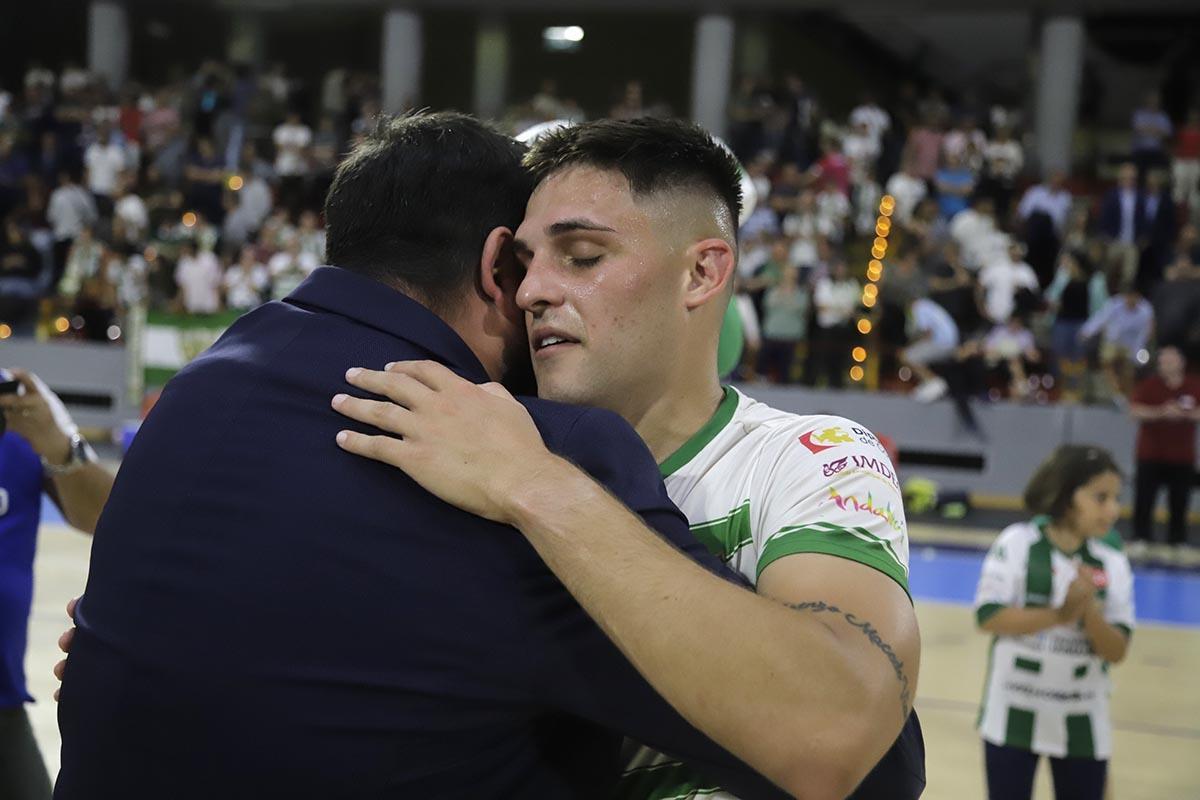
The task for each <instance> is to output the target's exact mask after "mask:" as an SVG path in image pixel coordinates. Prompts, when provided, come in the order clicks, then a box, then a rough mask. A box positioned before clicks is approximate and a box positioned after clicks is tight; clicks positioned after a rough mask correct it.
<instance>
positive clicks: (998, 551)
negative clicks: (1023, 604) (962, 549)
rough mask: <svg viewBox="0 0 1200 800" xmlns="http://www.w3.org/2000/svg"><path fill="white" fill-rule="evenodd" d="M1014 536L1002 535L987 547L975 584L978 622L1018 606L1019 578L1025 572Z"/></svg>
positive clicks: (976, 617)
mask: <svg viewBox="0 0 1200 800" xmlns="http://www.w3.org/2000/svg"><path fill="white" fill-rule="evenodd" d="M1016 560H1017V553H1016V552H1015V548H1014V547H1013V544H1012V541H1011V537H1009V536H1006V535H1005V534H1003V533H1002V534H1000V535H999V536H998V537H996V541H994V542H992V546H991V547H990V548H989V549H988V552H987V555H986V556H985V557H984V559H983V568H982V569H981V570H980V573H979V584H978V585H977V586H976V587H975V623H976V624H977V625H982V624H983V623H985V622H987V621H988V620H989V619H991V618H992V617H993V616H995V615H996V612H998V611H1000V610H1002V609H1005V608H1009V607H1011V606H1015V605H1017V601H1018V596H1019V595H1018V590H1019V586H1018V585H1017V580H1018V578H1019V576H1020V575H1021V574H1022V573H1023V572H1024V570H1023V569H1022V568H1021V566H1020V565H1019V564H1017V563H1016Z"/></svg>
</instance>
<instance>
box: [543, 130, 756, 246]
mask: <svg viewBox="0 0 1200 800" xmlns="http://www.w3.org/2000/svg"><path fill="white" fill-rule="evenodd" d="M525 165H526V166H527V167H528V168H529V170H530V172H532V173H533V177H534V179H535V180H536V181H537V182H538V183H541V182H542V181H543V180H545V179H546V178H548V177H549V176H551V175H553V174H554V173H556V172H559V171H561V170H564V169H568V168H570V167H595V168H597V169H603V170H618V171H620V172H621V174H622V175H624V176H625V178H626V179H627V180H628V181H629V188H630V190H631V191H632V192H633V194H634V196H635V197H644V196H646V195H650V194H654V193H656V192H659V191H663V190H671V189H692V188H699V189H702V190H706V191H709V192H712V193H713V194H715V195H716V196H717V197H719V198H720V199H721V201H722V202H723V203H724V204H725V207H726V208H727V209H728V210H729V214H730V218H731V220H732V223H733V225H734V226H735V227H736V226H737V224H738V215H739V214H740V213H741V210H742V184H741V172H740V167H739V165H738V161H737V159H736V158H734V156H733V154H732V153H730V152H729V151H728V150H727V149H725V148H724V147H722V146H721V145H719V144H717V142H716V141H714V140H713V138H712V136H710V135H709V134H708V132H707V131H705V130H704V129H703V128H701V127H699V126H697V125H693V124H691V123H689V122H681V121H678V120H669V119H655V118H651V117H642V118H641V119H632V120H611V119H602V120H596V121H594V122H584V123H582V124H579V125H573V126H570V127H566V128H560V129H559V130H556V131H552V132H551V133H547V134H545V135H544V136H542V137H541V138H540V139H538V141H537V142H536V143H535V144H534V145H533V147H531V148H530V150H529V153H528V154H527V155H526V156H525Z"/></svg>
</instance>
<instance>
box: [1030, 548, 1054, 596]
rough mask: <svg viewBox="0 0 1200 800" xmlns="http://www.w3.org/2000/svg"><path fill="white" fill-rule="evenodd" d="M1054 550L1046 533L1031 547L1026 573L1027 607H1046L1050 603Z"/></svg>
mask: <svg viewBox="0 0 1200 800" xmlns="http://www.w3.org/2000/svg"><path fill="white" fill-rule="evenodd" d="M1053 550H1054V547H1053V545H1051V544H1050V540H1049V539H1047V538H1046V534H1045V533H1042V535H1041V538H1039V539H1038V540H1037V541H1036V542H1034V543H1033V545H1032V546H1031V547H1030V548H1029V566H1028V568H1027V572H1026V575H1025V607H1026V608H1045V607H1046V606H1049V605H1050V595H1051V591H1052V587H1053V578H1054V573H1053V571H1052V570H1051V568H1050V556H1051V553H1052V552H1053Z"/></svg>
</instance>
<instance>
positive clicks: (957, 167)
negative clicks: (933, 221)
mask: <svg viewBox="0 0 1200 800" xmlns="http://www.w3.org/2000/svg"><path fill="white" fill-rule="evenodd" d="M933 185H934V187H935V188H936V189H937V195H938V209H939V210H940V211H941V214H942V218H943V219H946V220H953V219H954V216H955V215H956V214H958V213H959V212H960V211H963V210H965V209H966V208H967V205H968V198H970V196H971V195H972V193H974V191H975V173H974V172H972V171H971V168H970V167H969V166H967V164H966V162H965V161H964V160H963V156H962V155H961V154H959V153H957V152H947V153H946V157H945V162H944V163H943V165H942V167H941V169H939V170H938V171H937V175H936V176H935V178H934V181H933Z"/></svg>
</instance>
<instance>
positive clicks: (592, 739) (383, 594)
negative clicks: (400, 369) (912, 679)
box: [55, 114, 777, 800]
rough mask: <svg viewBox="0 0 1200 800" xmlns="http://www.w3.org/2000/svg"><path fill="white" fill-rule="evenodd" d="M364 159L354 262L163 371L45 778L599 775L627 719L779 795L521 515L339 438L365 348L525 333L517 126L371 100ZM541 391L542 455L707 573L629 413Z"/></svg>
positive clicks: (352, 178) (488, 374)
mask: <svg viewBox="0 0 1200 800" xmlns="http://www.w3.org/2000/svg"><path fill="white" fill-rule="evenodd" d="M356 155H358V156H359V157H358V158H354V157H352V158H351V159H349V160H348V161H347V162H346V163H345V164H344V165H343V166H342V167H341V168H340V169H339V172H338V176H337V178H336V180H335V182H334V186H333V188H332V189H331V194H330V198H331V200H330V208H334V207H337V208H339V209H343V210H347V209H353V211H354V213H353V214H346V213H345V211H344V212H343V214H344V215H343V216H339V217H338V218H336V219H335V218H333V217H332V216H331V217H330V219H329V224H330V230H331V232H332V231H333V230H334V229H335V228H336V230H337V231H338V232H339V235H338V236H337V237H336V239H335V238H334V237H333V236H331V237H330V243H329V253H328V256H329V259H330V260H331V261H332V262H333V263H335V264H337V265H338V268H332V267H331V268H322V269H319V270H317V271H316V272H315V273H314V274H313V275H312V276H311V277H310V278H309V279H308V280H306V281H305V282H304V283H303V284H302V285H301V286H300V287H299V288H298V289H297V290H296V291H295V292H293V293H292V294H291V295H290V296H289V297H288V298H287V299H286V300H285V301H283V302H279V303H270V304H268V305H266V306H263V307H261V308H259V309H257V310H256V311H254V312H251V313H250V314H247V315H246V316H245V317H243V318H242V319H241V320H239V321H238V323H236V324H235V325H234V326H233V327H232V328H231V329H230V330H229V331H228V332H227V334H226V335H225V336H223V337H222V339H221V340H220V341H219V342H218V343H217V344H216V345H214V346H213V347H212V348H211V349H210V350H209V351H208V352H207V353H206V354H205V355H204V356H202V357H201V358H199V359H197V360H196V361H195V362H194V363H193V364H192V365H190V366H189V367H188V368H186V369H185V370H184V371H183V372H181V373H180V374H179V375H178V376H176V378H175V379H173V380H172V381H171V383H170V384H169V385H168V386H167V388H166V390H165V391H164V392H163V394H162V397H161V399H160V400H159V402H158V404H157V406H156V407H155V409H154V411H153V412H152V413H151V414H150V416H149V417H148V418H147V420H146V422H145V424H144V426H143V428H142V430H141V432H140V433H139V435H138V437H137V440H136V441H135V442H134V444H133V447H132V448H131V449H130V451H129V453H128V456H127V457H126V459H125V462H124V464H123V466H122V469H121V471H120V474H119V476H118V478H117V481H116V485H115V487H114V489H113V493H112V496H111V499H110V500H109V504H108V506H107V508H106V509H105V512H104V514H103V516H102V518H101V520H100V524H99V527H98V533H97V536H96V543H95V546H94V548H93V552H92V564H91V571H90V574H89V578H88V584H87V590H86V593H85V595H84V598H83V599H82V600H81V602H80V604H79V606H78V608H77V610H76V624H77V628H78V629H77V632H76V634H75V640H74V644H73V647H72V652H71V657H70V661H69V663H68V665H67V669H66V673H65V676H64V680H63V687H62V698H61V705H60V710H59V721H60V726H61V729H62V734H63V749H62V772H61V773H60V776H59V780H58V785H57V787H56V794H55V796H56V797H58V798H60V800H72V799H73V798H88V799H89V800H104V799H105V798H114V799H115V798H121V800H131V799H133V798H155V800H158V799H159V798H173V799H174V800H181V799H186V798H204V800H212V798H222V799H223V800H224V799H226V798H266V797H289V798H302V797H313V798H323V799H329V798H351V797H353V798H382V797H421V798H436V797H445V798H460V797H467V796H470V797H477V798H523V797H526V798H538V799H539V800H544V799H546V798H559V797H563V798H566V797H572V798H573V797H600V796H603V795H605V794H606V793H607V791H608V789H610V788H611V786H612V784H613V782H614V781H615V779H616V776H617V769H618V747H619V743H620V734H622V733H625V734H629V735H631V736H635V737H637V738H638V739H639V740H641V741H645V742H647V743H650V744H652V745H654V746H656V747H659V748H661V749H663V750H666V751H668V752H671V753H673V754H675V755H678V756H681V757H683V758H685V759H688V760H690V761H692V762H693V763H694V764H696V765H698V766H700V767H702V768H706V769H708V770H709V774H711V775H713V776H714V777H716V778H718V779H719V780H720V781H722V782H723V783H724V785H727V786H730V787H732V788H734V789H735V790H736V791H738V792H739V793H740V794H741V796H743V797H757V796H774V795H775V794H776V792H777V790H774V789H773V788H772V787H770V786H769V785H768V784H767V783H766V782H765V781H763V780H762V779H761V778H759V777H758V776H756V775H754V774H753V773H752V772H750V771H749V770H748V769H746V768H745V767H743V766H742V765H741V764H740V763H739V762H738V761H737V760H736V759H734V758H733V757H732V756H730V755H728V754H726V753H725V752H724V751H722V750H721V749H720V748H718V747H717V746H716V745H714V744H712V743H711V742H710V741H709V740H708V739H707V738H706V737H705V736H703V735H702V734H700V733H699V732H698V731H696V730H695V729H693V728H692V727H691V726H690V725H689V724H688V723H687V722H686V721H684V720H683V719H682V718H681V717H679V715H678V714H676V713H675V712H674V711H673V710H672V709H671V708H670V707H669V706H668V705H667V704H666V703H665V701H663V700H662V699H661V698H660V697H659V696H658V695H657V694H656V693H655V692H654V691H653V690H652V689H651V688H650V687H649V685H648V684H646V683H645V681H643V680H642V679H641V678H640V677H639V676H638V674H637V673H636V672H635V671H634V669H633V668H632V667H631V666H630V665H629V663H628V662H627V661H626V660H625V659H624V658H623V657H622V656H621V655H620V653H619V652H618V651H617V649H616V648H615V647H614V646H613V645H612V644H611V643H610V642H609V640H608V639H607V638H605V636H604V635H603V634H602V633H601V631H600V630H599V629H598V628H597V627H596V626H595V625H594V624H593V622H592V621H591V620H590V619H589V618H588V617H587V616H586V615H585V614H584V612H583V610H582V609H581V608H580V607H579V606H578V605H577V604H576V603H575V601H574V600H573V599H572V598H571V596H570V595H569V594H568V593H567V591H566V589H565V588H564V587H563V586H562V585H561V584H560V583H559V582H558V581H557V580H556V579H555V578H554V577H553V575H552V574H551V573H550V571H549V570H548V569H547V568H546V567H545V566H544V564H543V563H542V561H541V560H540V559H539V557H538V556H537V554H536V553H535V551H534V550H533V549H532V547H530V546H529V545H528V544H527V543H526V541H525V540H524V539H523V538H522V537H521V536H520V535H519V534H517V533H516V532H514V531H512V530H508V529H504V528H501V527H500V526H497V525H494V524H492V523H488V522H486V521H484V520H482V519H480V518H478V517H473V516H471V515H468V514H466V513H465V512H462V511H459V510H458V509H455V508H453V507H451V506H449V505H446V504H444V503H442V502H440V501H438V500H437V499H435V498H434V497H433V496H432V495H430V494H428V493H426V492H425V491H424V490H422V489H421V488H420V487H419V486H417V485H416V484H415V483H413V482H411V481H409V480H408V479H406V478H401V477H400V476H398V475H397V474H396V472H395V471H394V470H392V469H390V468H388V467H385V466H383V465H380V464H376V463H374V462H370V461H367V460H365V459H360V458H356V457H354V456H351V455H349V454H347V453H344V452H341V451H340V450H338V448H337V447H336V445H335V444H334V435H335V433H336V432H337V431H338V430H339V429H340V428H341V427H343V426H344V424H345V423H344V420H342V418H340V417H339V416H338V415H337V414H335V413H334V412H333V410H332V409H330V408H329V405H328V398H329V397H330V396H331V395H332V394H333V393H335V392H336V391H341V390H345V388H346V385H345V383H344V378H343V376H344V372H345V370H346V368H347V367H348V366H350V365H355V364H357V365H365V366H374V367H377V368H378V367H382V365H383V364H385V363H387V362H389V361H397V360H408V359H433V360H436V361H439V362H441V363H443V364H445V365H447V366H449V367H450V368H452V369H453V370H455V371H456V372H457V373H458V374H459V375H461V376H463V377H465V378H468V379H469V380H471V381H476V382H484V381H487V380H489V379H491V380H498V379H500V378H501V377H502V376H503V374H504V373H505V372H506V370H509V369H511V368H512V367H514V366H517V365H518V364H519V362H520V361H521V359H522V357H523V354H524V352H525V340H524V333H523V328H522V324H521V323H522V314H521V312H520V309H518V308H517V307H516V305H515V302H514V299H513V296H514V294H515V286H516V284H517V282H518V281H519V279H520V275H519V274H518V272H517V262H516V260H515V259H514V258H512V253H511V230H512V229H514V228H515V227H516V226H517V224H518V223H519V221H520V219H521V217H522V215H523V212H524V207H525V202H526V200H527V198H528V195H529V191H530V188H531V181H530V178H529V177H528V176H527V175H526V174H525V173H524V171H523V170H522V169H521V167H520V156H521V150H520V148H519V146H518V145H516V144H515V143H514V142H512V141H511V140H509V139H507V138H506V137H503V136H500V135H499V134H496V133H494V132H492V131H490V130H488V129H486V128H484V127H483V126H481V125H479V124H478V123H477V122H475V121H473V120H471V119H469V118H466V117H462V116H459V115H445V114H435V115H420V116H415V117H409V118H405V119H400V120H393V121H387V122H384V123H383V125H382V127H381V129H380V130H379V131H377V132H376V133H375V135H374V136H373V137H372V139H371V141H370V142H369V143H368V144H367V145H365V146H364V147H362V148H360V150H359V151H358V152H357V154H356ZM335 199H337V202H335ZM398 289H403V290H404V291H403V293H402V292H401V291H398ZM414 298H415V299H414ZM418 301H419V302H418ZM435 312H436V313H435ZM525 402H526V403H527V407H528V408H529V411H530V413H531V415H532V416H533V418H534V419H535V420H536V422H537V425H538V428H539V430H540V432H541V433H542V435H543V437H544V438H545V441H546V443H547V445H548V446H549V447H550V448H551V449H552V450H554V451H556V452H558V453H560V454H562V455H564V456H566V457H567V458H570V459H572V460H573V461H575V462H577V463H579V464H580V465H581V466H582V467H584V468H585V469H587V470H588V471H589V472H590V473H591V474H592V475H594V476H595V477H596V478H597V479H599V480H600V481H602V482H603V483H605V484H606V485H607V486H608V487H609V488H610V490H611V491H612V492H613V493H614V494H615V495H616V496H617V497H618V498H620V499H621V500H622V501H623V502H624V503H625V504H626V505H628V506H629V507H630V508H632V509H633V510H635V511H636V512H638V513H639V514H641V515H642V517H643V518H644V519H645V520H646V521H647V522H648V523H649V524H650V525H652V526H653V527H654V528H656V529H657V530H658V531H660V532H661V533H662V535H663V536H665V537H666V538H667V539H668V540H669V541H671V542H672V543H674V544H675V545H676V546H677V547H679V548H682V549H684V550H686V551H687V552H688V553H689V554H690V555H692V557H693V558H695V559H696V560H697V561H701V562H703V563H705V564H706V565H707V566H709V567H710V568H712V569H714V570H716V569H720V566H719V565H718V564H717V563H715V562H714V561H713V560H712V559H711V558H710V557H709V556H707V554H706V552H705V551H704V549H703V548H702V547H701V546H700V545H699V544H697V543H696V541H695V540H694V539H693V538H692V537H691V536H690V534H689V533H688V531H687V523H686V521H685V520H684V518H683V517H682V515H681V514H680V513H679V512H678V510H677V509H676V508H675V507H674V506H673V505H672V504H671V503H670V501H669V499H668V498H667V495H666V492H665V490H664V489H663V487H662V484H661V482H660V481H659V480H658V469H657V466H656V464H655V462H654V459H653V458H652V457H651V455H650V453H649V452H648V451H647V450H646V448H645V446H644V445H643V444H642V443H641V440H640V439H638V437H637V436H636V434H635V433H634V432H633V431H632V429H630V428H629V426H628V425H627V424H625V423H624V422H623V421H621V420H620V419H619V418H618V417H616V416H615V415H613V414H610V413H608V412H603V411H598V410H588V409H583V408H577V407H570V406H560V405H555V404H551V403H548V402H542V401H537V400H528V401H525Z"/></svg>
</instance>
